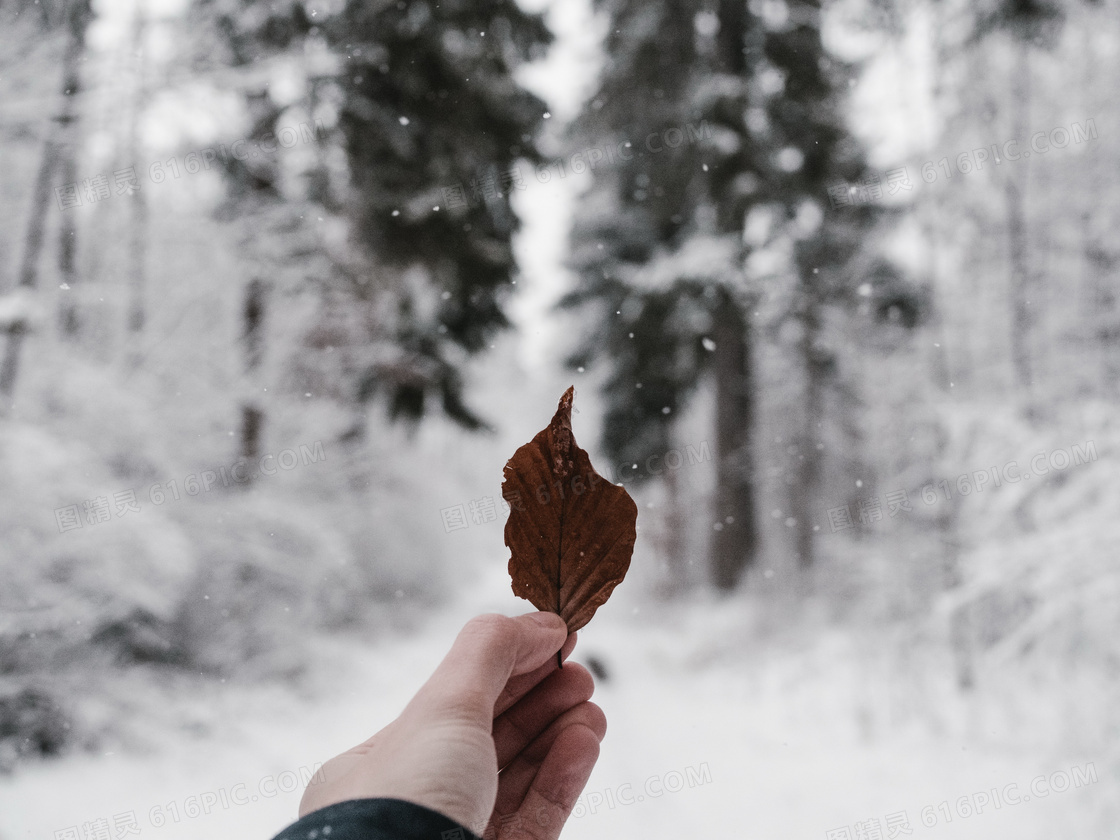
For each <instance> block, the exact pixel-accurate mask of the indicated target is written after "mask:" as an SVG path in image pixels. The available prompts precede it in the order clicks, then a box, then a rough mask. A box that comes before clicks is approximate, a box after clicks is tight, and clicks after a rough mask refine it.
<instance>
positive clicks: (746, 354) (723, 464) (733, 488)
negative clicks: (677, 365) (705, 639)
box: [711, 290, 758, 589]
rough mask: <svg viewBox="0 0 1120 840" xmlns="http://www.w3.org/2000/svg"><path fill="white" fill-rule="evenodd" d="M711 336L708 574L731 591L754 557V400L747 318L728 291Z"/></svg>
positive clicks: (722, 296) (725, 293)
mask: <svg viewBox="0 0 1120 840" xmlns="http://www.w3.org/2000/svg"><path fill="white" fill-rule="evenodd" d="M720 294H721V300H720V302H719V305H718V306H717V308H716V310H715V313H714V316H715V317H714V321H715V322H714V325H713V329H712V338H713V339H714V341H715V343H716V349H715V360H714V361H715V380H716V499H715V513H716V516H715V520H716V521H715V522H714V523H713V528H714V529H715V530H714V535H713V537H712V553H711V564H712V576H713V578H714V580H715V584H716V586H717V587H719V588H720V589H731V588H733V587H734V586H735V584H736V583H738V581H739V578H740V577H741V575H742V573H743V571H744V570H745V569H747V568H748V567H749V566H750V565H751V564H752V563H753V562H754V559H755V553H756V551H757V547H758V546H757V543H758V534H757V530H756V525H755V521H754V486H753V480H754V476H753V458H752V453H751V437H752V435H751V432H752V428H753V425H754V422H753V415H754V406H753V403H752V400H753V398H754V393H753V387H752V384H753V383H752V381H751V352H750V335H749V332H748V326H747V320H746V318H745V317H744V315H743V312H742V310H741V309H740V307H739V304H738V302H737V301H736V300H734V298H733V297H732V295H731V293H730V292H728V291H726V290H723V291H721V293H720Z"/></svg>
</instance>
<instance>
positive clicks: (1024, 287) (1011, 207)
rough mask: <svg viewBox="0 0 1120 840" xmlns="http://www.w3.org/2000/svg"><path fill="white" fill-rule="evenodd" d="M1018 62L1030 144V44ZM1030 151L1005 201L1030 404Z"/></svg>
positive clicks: (1014, 172) (1019, 378) (1015, 324)
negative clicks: (1028, 181)
mask: <svg viewBox="0 0 1120 840" xmlns="http://www.w3.org/2000/svg"><path fill="white" fill-rule="evenodd" d="M1016 49H1017V50H1018V61H1017V62H1016V63H1017V65H1018V66H1017V68H1016V72H1015V78H1014V83H1013V88H1014V90H1013V94H1012V103H1013V107H1014V109H1015V112H1014V113H1015V116H1014V119H1013V123H1014V129H1013V132H1012V136H1013V137H1015V138H1016V139H1019V141H1020V143H1023V144H1027V143H1028V141H1027V137H1028V135H1029V132H1030V122H1029V121H1030V70H1031V64H1030V49H1031V48H1030V45H1029V44H1027V43H1022V42H1019V43H1017V44H1016ZM1028 152H1029V148H1027V149H1021V151H1020V155H1021V157H1020V159H1019V160H1017V161H1009V163H1011V164H1012V165H1013V168H1012V169H1011V170H1010V171H1009V172H1008V173H1007V180H1006V182H1005V186H1004V200H1005V203H1006V206H1007V238H1008V249H1009V254H1010V261H1011V278H1010V286H1009V292H1010V297H1011V365H1012V369H1013V370H1014V374H1015V379H1014V381H1015V385H1016V386H1017V387H1019V388H1021V389H1023V390H1024V391H1025V392H1026V395H1027V398H1028V401H1029V399H1030V395H1031V388H1032V385H1033V371H1032V369H1031V353H1030V345H1031V342H1030V339H1031V332H1032V329H1031V328H1032V324H1033V313H1032V308H1031V307H1032V300H1031V293H1032V286H1033V284H1032V281H1031V274H1030V268H1029V263H1030V261H1029V260H1028V258H1027V247H1028V246H1027V205H1026V196H1025V193H1026V186H1027V178H1028V176H1029V174H1030V170H1029V169H1028V162H1027V153H1028Z"/></svg>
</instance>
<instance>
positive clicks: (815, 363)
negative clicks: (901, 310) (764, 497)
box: [790, 275, 829, 569]
mask: <svg viewBox="0 0 1120 840" xmlns="http://www.w3.org/2000/svg"><path fill="white" fill-rule="evenodd" d="M813 284H814V280H813V275H810V276H809V277H808V278H807V279H806V278H803V279H802V289H803V292H802V294H803V295H804V299H803V302H802V307H803V311H802V313H801V340H800V342H799V347H798V349H799V351H800V356H801V366H802V369H803V370H804V372H805V392H804V403H803V408H804V412H805V414H804V420H803V424H802V427H801V432H800V434H799V437H800V440H799V441H798V446H797V459H798V463H797V470H796V474H797V484H796V485H795V486H794V488H793V493H792V495H791V498H790V507H791V508H792V512H793V518H794V519H795V520H796V522H797V525H796V528H797V530H796V538H797V548H796V551H797V565H798V567H799V568H801V569H807V568H809V567H810V566H812V565H813V560H814V557H815V551H814V549H815V543H816V541H815V539H814V536H813V512H814V508H815V505H816V501H817V489H818V487H819V486H820V476H821V457H822V451H823V450H822V449H821V447H820V446H819V444H821V443H823V441H822V440H821V432H822V428H823V425H824V411H823V399H824V379H825V376H826V372H827V369H828V363H829V360H828V359H827V358H822V356H821V352H822V351H821V350H820V348H819V347H818V339H819V337H820V331H821V312H820V303H819V301H818V300H817V293H816V289H815V288H813Z"/></svg>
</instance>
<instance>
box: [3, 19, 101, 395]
mask: <svg viewBox="0 0 1120 840" xmlns="http://www.w3.org/2000/svg"><path fill="white" fill-rule="evenodd" d="M90 14H91V12H90V7H89V3H88V2H87V0H77V2H75V3H74V5H73V6H71V7H70V9H69V13H68V21H69V25H68V28H69V33H70V38H69V41H68V42H67V45H66V53H65V55H64V56H63V68H62V91H61V92H62V103H61V104H60V106H59V110H58V113H57V114H55V116H54V117H53V118H52V120H51V124H50V125H49V126H48V127H47V136H46V139H45V140H44V141H43V154H42V157H41V158H40V160H39V170H38V172H37V173H36V176H35V186H34V190H33V192H32V194H31V212H30V215H29V216H28V219H27V230H26V233H25V234H24V247H23V261H22V263H21V264H20V272H19V283H18V285H19V287H20V288H23V289H34V288H35V287H36V286H37V285H38V283H39V261H40V259H41V257H42V253H43V242H44V238H45V235H46V227H47V215H48V213H50V207H51V205H50V202H51V199H52V198H53V197H54V195H55V193H54V190H53V189H52V182H53V180H54V175H55V173H56V172H58V171H59V169H60V168H61V158H62V146H63V144H64V143H65V142H66V139H67V134H68V132H69V128H70V126H71V124H72V123H73V122H74V121H75V119H76V116H75V107H74V94H75V93H76V92H77V90H76V87H73V86H72V85H73V83H74V79H76V78H77V77H78V73H79V69H80V66H81V59H82V55H83V54H84V52H85V31H86V26H87V25H88V23H89V18H90ZM64 183H65V182H64ZM27 332H28V328H27V325H25V324H21V325H19V326H18V327H16V328H14V329H11V330H9V331H8V336H7V342H6V344H5V347H4V360H3V362H2V363H0V412H2V413H7V411H8V410H9V409H10V407H11V404H12V400H13V398H14V394H15V387H16V380H17V378H18V376H19V358H20V351H21V350H22V348H23V342H24V340H25V338H26V336H27Z"/></svg>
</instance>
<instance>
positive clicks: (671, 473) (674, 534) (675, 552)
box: [660, 469, 689, 598]
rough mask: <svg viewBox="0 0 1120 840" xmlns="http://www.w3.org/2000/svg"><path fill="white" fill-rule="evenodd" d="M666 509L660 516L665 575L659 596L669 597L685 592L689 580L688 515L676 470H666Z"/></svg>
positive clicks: (664, 479)
mask: <svg viewBox="0 0 1120 840" xmlns="http://www.w3.org/2000/svg"><path fill="white" fill-rule="evenodd" d="M664 472H665V475H664V478H663V479H662V480H663V481H664V484H665V512H664V515H663V516H662V522H663V523H664V537H663V539H662V547H663V550H664V555H665V566H666V568H665V575H664V578H663V581H662V584H661V587H660V589H661V593H660V594H661V596H662V597H663V598H672V597H674V596H676V595H679V594H680V593H681V592H682V591H684V590H685V589H686V588H687V586H688V582H689V573H688V550H687V544H688V541H687V538H686V537H687V528H688V517H687V516H686V515H685V511H684V508H683V499H682V493H681V479H680V475H679V474H678V473H679V471H678V470H670V469H666V470H665V471H664Z"/></svg>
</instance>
